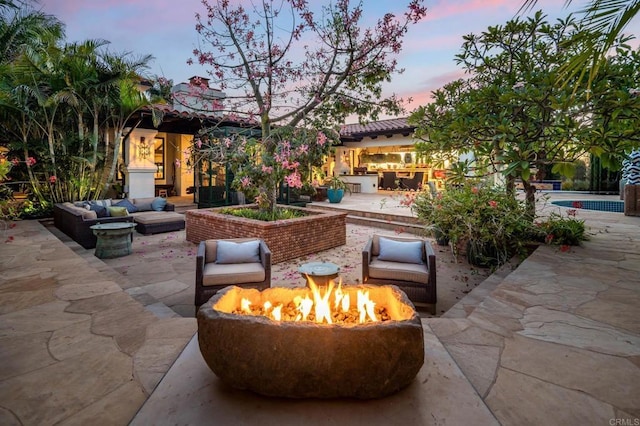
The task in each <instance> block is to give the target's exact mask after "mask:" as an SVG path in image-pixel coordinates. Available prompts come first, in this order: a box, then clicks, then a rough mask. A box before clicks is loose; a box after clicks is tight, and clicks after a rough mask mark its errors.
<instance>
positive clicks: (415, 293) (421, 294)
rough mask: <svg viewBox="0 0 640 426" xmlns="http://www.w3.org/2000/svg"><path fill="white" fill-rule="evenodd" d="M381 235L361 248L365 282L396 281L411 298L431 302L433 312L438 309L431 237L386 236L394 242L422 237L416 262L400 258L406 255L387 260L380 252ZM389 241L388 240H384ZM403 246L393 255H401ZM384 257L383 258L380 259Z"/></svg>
mask: <svg viewBox="0 0 640 426" xmlns="http://www.w3.org/2000/svg"><path fill="white" fill-rule="evenodd" d="M380 238H381V236H379V235H373V236H372V237H371V238H369V241H367V243H366V244H365V246H364V249H363V250H362V282H363V284H383V285H396V286H398V287H400V289H401V290H402V291H404V292H405V293H406V294H407V297H409V300H411V301H412V302H413V303H415V304H416V305H417V306H421V305H423V304H424V305H428V308H429V311H430V313H431V314H434V315H435V313H436V303H437V301H438V298H437V291H436V255H435V252H434V251H433V247H431V244H430V243H429V241H426V240H422V239H418V238H399V237H391V236H389V237H387V236H384V237H383V238H384V239H386V240H391V241H394V242H399V243H403V242H409V243H413V242H416V241H419V242H420V243H421V244H420V246H419V252H418V254H417V262H421V263H417V262H414V261H413V260H414V259H412V261H398V260H404V259H395V260H394V259H393V256H392V260H391V261H390V260H387V258H386V257H383V256H381V246H380ZM385 243H386V241H385ZM400 251H401V250H395V248H394V251H393V252H394V255H395V257H398V256H399V255H398V253H399V252H400ZM379 257H383V259H379Z"/></svg>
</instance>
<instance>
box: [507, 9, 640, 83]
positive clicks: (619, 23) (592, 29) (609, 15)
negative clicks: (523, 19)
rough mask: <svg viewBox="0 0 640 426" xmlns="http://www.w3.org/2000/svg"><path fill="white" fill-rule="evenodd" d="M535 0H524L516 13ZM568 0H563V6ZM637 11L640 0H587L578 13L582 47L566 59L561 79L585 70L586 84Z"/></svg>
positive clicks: (591, 79) (581, 76)
mask: <svg viewBox="0 0 640 426" xmlns="http://www.w3.org/2000/svg"><path fill="white" fill-rule="evenodd" d="M537 3H538V0H525V1H524V3H523V4H522V6H521V7H520V11H519V13H522V12H528V11H530V10H531V9H532V8H534V7H535V6H536V4H537ZM571 3H572V0H566V1H565V8H566V7H568V6H569V5H571ZM639 11H640V0H590V1H589V3H588V4H587V5H586V6H585V7H584V8H583V9H581V10H579V11H578V13H580V14H582V15H583V18H582V20H581V24H582V25H583V28H584V32H583V33H581V35H580V37H581V39H582V40H581V41H583V42H584V46H585V48H584V49H583V50H582V51H581V52H580V53H579V54H577V55H576V56H574V58H573V59H572V60H571V61H569V62H568V63H567V64H566V66H565V69H564V73H563V75H564V81H565V82H566V81H569V80H570V79H572V78H573V77H575V76H579V77H580V80H582V78H583V77H584V76H585V75H586V74H587V73H588V86H587V87H590V86H591V84H592V83H593V80H594V78H595V76H596V74H597V73H598V70H599V69H600V67H601V66H602V64H603V63H604V62H605V61H606V53H607V52H608V51H609V50H610V49H611V48H612V47H615V44H616V43H617V40H618V39H619V37H620V36H621V35H622V34H623V31H624V29H625V28H626V27H627V25H629V23H630V22H631V21H632V20H633V18H635V17H636V15H637V14H638V12H639Z"/></svg>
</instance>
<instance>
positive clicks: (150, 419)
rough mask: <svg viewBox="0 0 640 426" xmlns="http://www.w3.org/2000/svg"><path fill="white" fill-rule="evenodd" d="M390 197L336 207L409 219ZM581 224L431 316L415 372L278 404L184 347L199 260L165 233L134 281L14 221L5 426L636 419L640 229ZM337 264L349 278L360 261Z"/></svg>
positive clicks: (353, 199) (9, 241)
mask: <svg viewBox="0 0 640 426" xmlns="http://www.w3.org/2000/svg"><path fill="white" fill-rule="evenodd" d="M551 196H552V198H561V197H569V198H576V199H585V197H584V196H582V195H580V196H578V195H575V194H557V193H556V194H552V195H551ZM393 197H395V196H394V195H384V194H383V195H378V196H368V195H366V194H353V195H352V196H347V197H345V201H343V203H341V205H339V208H347V209H349V208H353V209H378V208H380V206H381V205H384V207H385V208H388V209H397V210H398V212H402V211H404V213H398V214H410V212H408V210H407V209H406V208H405V209H404V210H403V209H402V208H401V207H400V206H398V205H396V204H397V203H395V201H397V199H395V198H393ZM589 197H593V198H597V199H602V198H603V197H602V196H589ZM604 198H606V197H604ZM610 198H611V197H610ZM394 203H395V204H394ZM333 207H337V206H333ZM540 208H542V209H547V211H550V210H548V209H552V208H555V209H556V211H563V210H562V209H561V208H557V207H551V206H548V205H545V206H542V205H541V206H540ZM578 217H580V218H582V219H585V221H586V223H587V225H588V227H589V233H590V237H591V238H590V240H589V241H587V242H585V243H584V244H583V245H582V246H581V247H574V248H572V249H571V250H570V251H568V252H562V251H560V250H558V248H557V247H552V246H542V247H539V248H538V249H537V250H536V251H535V252H534V253H533V254H532V255H531V256H530V257H529V258H527V259H526V260H525V261H524V262H523V263H522V264H520V266H519V267H518V268H517V269H515V270H513V271H511V270H507V271H502V273H501V274H499V275H497V276H495V277H493V276H492V277H491V279H489V280H487V281H485V282H484V283H482V284H480V285H478V286H477V287H476V286H475V282H474V284H473V285H472V287H471V288H475V289H474V290H473V291H471V292H470V293H469V294H468V295H467V296H466V297H465V298H463V299H462V301H458V300H456V299H455V298H453V299H452V300H451V301H450V302H449V303H450V304H451V307H452V309H449V307H447V309H446V310H447V313H445V314H444V315H442V316H441V317H440V318H429V316H428V315H424V317H423V319H422V322H423V328H424V335H425V364H424V366H423V368H422V370H421V371H420V372H419V373H418V377H417V378H416V380H415V381H414V382H413V384H412V385H411V386H410V387H409V388H407V389H405V390H403V391H401V392H399V393H398V394H396V395H393V396H391V397H387V398H384V399H381V400H373V401H350V400H345V401H315V400H301V401H291V400H279V399H270V398H264V397H259V396H256V395H251V394H247V393H245V392H241V391H236V390H232V389H229V388H227V387H225V386H224V385H222V384H221V383H220V382H219V381H218V380H217V378H216V376H215V375H214V374H213V373H212V372H211V371H210V370H209V369H208V368H207V367H206V365H205V364H204V362H203V360H202V358H201V356H200V354H199V350H198V347H197V341H196V340H195V339H193V336H194V333H195V332H196V324H195V320H194V319H193V318H189V317H188V315H189V310H191V311H192V308H193V307H192V306H189V304H188V303H177V302H176V303H174V304H173V305H172V304H171V302H172V300H171V299H172V298H173V299H174V300H175V301H182V300H185V294H187V293H188V292H189V283H188V282H182V281H180V280H177V279H175V278H173V277H168V273H169V271H173V272H175V268H178V269H179V270H180V268H182V270H180V272H182V273H184V274H193V269H194V268H193V265H192V262H191V261H192V256H193V253H191V251H189V250H183V249H180V250H178V251H177V252H176V251H175V250H177V249H176V246H179V244H176V243H177V241H174V240H173V238H170V235H169V234H167V235H164V236H162V237H159V236H154V237H157V238H156V239H155V240H154V241H156V243H155V244H158V245H162V246H163V247H159V246H156V248H154V249H148V250H147V255H148V256H149V257H145V253H144V251H145V244H143V243H144V242H145V241H147V242H149V243H150V242H151V241H152V240H149V239H147V240H145V239H144V237H140V238H138V237H136V241H137V244H138V246H137V248H136V250H138V251H142V252H143V253H142V255H140V254H141V253H140V252H138V255H140V256H139V257H138V260H137V261H138V264H139V265H144V264H147V265H153V266H152V267H145V268H139V269H140V270H145V274H144V280H143V281H141V273H140V272H139V271H138V269H137V268H135V267H134V266H133V265H128V264H127V261H128V260H130V259H134V257H133V255H132V256H127V257H125V258H120V260H118V259H114V260H113V262H103V261H100V260H99V259H97V258H95V257H94V256H93V255H92V252H91V251H87V250H83V249H81V248H79V246H77V245H75V246H74V244H71V243H69V242H68V241H67V242H63V241H61V239H59V238H58V237H57V236H56V235H55V234H56V232H55V231H54V232H53V233H52V232H50V230H49V228H48V227H47V226H44V225H43V224H41V223H40V222H38V221H20V222H15V223H11V224H7V227H6V228H7V229H4V230H3V229H2V228H0V232H1V236H2V241H3V242H2V244H0V424H2V425H14V424H15V425H31V424H38V425H41V424H87V423H96V424H114V425H124V424H129V423H131V424H141V425H142V424H144V425H147V424H234V425H241V424H246V425H253V424H261V425H269V424H274V425H275V424H279V425H282V424H284V425H287V424H291V425H294V424H296V425H297V424H309V425H313V424H317V425H325V424H349V425H358V424H362V425H365V424H366V425H375V424H385V425H387V424H402V425H426V424H438V425H440V424H462V423H468V424H476V425H484V424H505V425H526V424H531V425H538V424H545V425H547V424H558V425H560V424H562V425H565V424H636V423H637V422H638V421H639V420H638V419H640V316H638V306H640V218H635V217H626V216H624V215H622V214H620V213H608V212H594V211H587V210H580V211H579V213H578ZM353 229H358V227H355V226H354V227H353ZM368 232H371V231H362V235H360V234H359V233H358V235H357V238H364V236H365V235H366V234H367V233H368ZM390 232H393V231H390ZM171 234H172V233H171ZM178 238H179V236H178V235H176V236H175V239H176V240H177V239H178ZM355 238H356V234H354V239H355ZM62 240H64V238H62ZM191 249H192V250H195V247H193V248H191ZM172 250H173V251H172ZM356 251H357V249H356ZM341 255H342V256H345V255H346V252H344V253H342V254H341ZM163 256H164V257H163ZM441 256H442V257H443V258H444V256H445V253H444V252H442V253H441ZM180 259H183V260H184V261H183V262H178V260H180ZM443 263H444V262H443ZM163 264H164V265H165V266H163ZM176 264H182V265H183V266H181V267H176ZM166 265H171V267H169V266H166ZM451 265H453V266H452V267H453V268H455V267H456V266H455V264H453V263H452V264H451ZM276 266H277V265H276ZM342 266H343V268H344V269H345V271H344V272H345V273H346V274H353V276H356V277H357V272H354V270H356V269H357V266H356V265H352V266H353V270H349V268H346V266H348V265H342ZM173 272H172V273H173ZM439 273H440V271H439ZM281 275H282V274H281ZM290 275H291V276H290V277H288V278H287V277H284V276H281V277H280V278H279V279H282V283H283V285H297V284H296V282H294V280H298V279H300V277H298V276H295V277H294V276H293V274H290ZM469 278H470V279H471V278H473V279H475V278H476V277H475V276H471V274H469ZM288 280H289V281H288ZM479 281H482V280H479ZM439 282H440V277H439ZM180 288H182V289H181V290H177V289H180ZM443 288H445V287H444V286H443ZM176 290H177V291H176ZM180 293H183V294H180ZM456 302H457V303H456ZM181 305H184V306H181ZM169 306H171V308H169ZM178 314H182V315H184V317H182V316H180V315H178ZM327 374H330V372H327ZM616 421H617V422H618V423H615V422H616ZM623 422H626V423H623Z"/></svg>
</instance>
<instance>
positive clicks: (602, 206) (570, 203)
mask: <svg viewBox="0 0 640 426" xmlns="http://www.w3.org/2000/svg"><path fill="white" fill-rule="evenodd" d="M551 204H554V205H556V206H560V207H569V208H572V209H585V210H598V211H601V212H614V213H623V212H624V201H605V200H557V201H552V202H551Z"/></svg>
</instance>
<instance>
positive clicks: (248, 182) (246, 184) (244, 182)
mask: <svg viewBox="0 0 640 426" xmlns="http://www.w3.org/2000/svg"><path fill="white" fill-rule="evenodd" d="M240 185H242V187H243V188H248V187H249V186H251V178H250V177H248V176H245V177H243V178H242V179H240Z"/></svg>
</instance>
